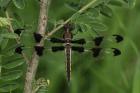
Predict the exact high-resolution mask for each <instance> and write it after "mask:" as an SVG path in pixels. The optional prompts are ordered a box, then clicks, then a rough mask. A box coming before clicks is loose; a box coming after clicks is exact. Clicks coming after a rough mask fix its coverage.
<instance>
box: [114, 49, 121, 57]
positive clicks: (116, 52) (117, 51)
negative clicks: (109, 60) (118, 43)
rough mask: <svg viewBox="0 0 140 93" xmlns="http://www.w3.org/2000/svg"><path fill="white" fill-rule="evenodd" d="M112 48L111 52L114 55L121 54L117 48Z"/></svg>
mask: <svg viewBox="0 0 140 93" xmlns="http://www.w3.org/2000/svg"><path fill="white" fill-rule="evenodd" d="M112 49H113V53H114V56H119V55H121V51H120V50H119V49H117V48H112Z"/></svg>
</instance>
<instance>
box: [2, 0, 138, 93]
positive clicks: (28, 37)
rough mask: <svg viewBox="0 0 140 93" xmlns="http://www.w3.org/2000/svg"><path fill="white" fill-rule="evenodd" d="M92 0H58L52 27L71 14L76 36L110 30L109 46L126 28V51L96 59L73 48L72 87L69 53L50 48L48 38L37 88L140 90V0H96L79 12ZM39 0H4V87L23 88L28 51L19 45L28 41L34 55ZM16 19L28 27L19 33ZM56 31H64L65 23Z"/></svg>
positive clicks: (89, 92) (13, 91)
mask: <svg viewBox="0 0 140 93" xmlns="http://www.w3.org/2000/svg"><path fill="white" fill-rule="evenodd" d="M91 1H93V0H52V1H51V5H50V9H49V18H48V26H47V31H46V32H51V31H52V30H53V29H54V28H55V27H57V26H59V25H61V24H63V23H64V21H65V20H66V19H70V22H71V23H73V24H74V30H73V34H74V38H85V39H86V40H91V38H93V37H95V36H97V35H98V34H99V35H106V36H107V39H106V41H109V43H105V44H104V45H103V46H113V45H115V44H114V43H112V40H113V39H108V38H109V36H110V35H111V34H114V33H115V34H116V33H120V34H122V35H124V36H125V38H126V39H125V42H124V43H123V44H120V45H118V46H117V45H115V46H117V47H119V48H120V49H121V50H122V52H123V53H122V55H121V56H120V57H116V58H113V57H112V56H111V55H110V54H107V53H108V50H107V51H105V54H104V55H103V56H101V57H99V58H96V59H94V58H92V56H91V54H90V53H83V54H78V53H73V55H72V59H73V60H72V82H71V87H68V86H67V82H66V80H65V63H64V62H65V59H64V53H63V52H58V53H52V52H51V51H49V48H50V47H51V46H52V44H51V43H50V42H49V41H47V40H46V41H45V51H44V55H43V56H42V57H41V58H40V64H39V67H38V71H37V76H36V80H35V84H34V89H37V88H38V87H39V90H37V93H56V92H57V93H67V92H68V91H70V92H71V93H93V92H94V93H112V92H114V93H140V89H139V87H140V80H139V78H140V70H139V68H140V59H139V56H140V54H139V48H138V47H139V43H138V42H139V40H138V38H139V24H140V23H139V20H140V17H139V16H140V13H139V6H140V1H137V2H136V0H96V2H95V3H94V4H93V5H92V6H91V7H89V8H88V9H86V10H85V11H82V12H79V10H81V9H82V8H83V7H85V6H86V5H87V4H88V3H89V2H91ZM38 3H39V1H38V0H0V93H4V92H7V93H8V92H9V93H22V92H23V88H24V86H23V85H24V79H25V78H24V77H25V72H26V66H27V65H26V64H25V60H24V59H23V57H22V55H19V54H17V53H15V48H16V47H17V46H19V45H24V49H23V52H24V53H25V54H26V55H27V56H28V58H31V56H32V52H33V47H34V45H35V41H34V39H33V32H35V31H36V27H37V25H38V24H37V21H38V14H39V7H38ZM136 4H137V5H136ZM135 5H136V7H134V6H135ZM6 12H8V13H9V15H10V19H9V18H7V15H6ZM10 25H11V26H12V27H13V29H14V30H15V29H18V28H24V29H25V31H23V32H22V34H21V35H20V36H18V35H17V34H15V33H14V32H11V31H10V29H9V28H10ZM53 36H54V37H62V29H59V30H58V31H57V33H55V34H53ZM16 40H19V41H20V42H21V43H17V42H16ZM91 46H92V45H91V43H88V44H87V45H85V47H86V48H89V47H91ZM40 77H43V78H40ZM48 79H49V81H50V84H48ZM38 82H39V83H38ZM40 82H41V83H40ZM40 86H41V87H40ZM48 86H49V87H48Z"/></svg>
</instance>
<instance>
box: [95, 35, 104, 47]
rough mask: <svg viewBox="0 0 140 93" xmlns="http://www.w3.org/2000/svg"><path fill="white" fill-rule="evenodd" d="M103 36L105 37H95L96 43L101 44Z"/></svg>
mask: <svg viewBox="0 0 140 93" xmlns="http://www.w3.org/2000/svg"><path fill="white" fill-rule="evenodd" d="M103 38H104V37H103V36H100V37H96V38H95V39H94V43H95V45H96V46H99V45H100V44H101V43H102V41H103Z"/></svg>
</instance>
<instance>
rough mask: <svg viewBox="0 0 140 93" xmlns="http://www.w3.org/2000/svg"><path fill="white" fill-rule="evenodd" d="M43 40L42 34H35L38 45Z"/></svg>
mask: <svg viewBox="0 0 140 93" xmlns="http://www.w3.org/2000/svg"><path fill="white" fill-rule="evenodd" d="M42 38H43V36H42V35H41V34H39V33H34V39H35V41H36V43H39V42H40V41H41V39H42Z"/></svg>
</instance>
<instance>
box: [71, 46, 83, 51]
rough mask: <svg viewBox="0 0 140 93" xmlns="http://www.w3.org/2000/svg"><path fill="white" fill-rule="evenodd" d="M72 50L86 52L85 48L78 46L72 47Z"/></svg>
mask: <svg viewBox="0 0 140 93" xmlns="http://www.w3.org/2000/svg"><path fill="white" fill-rule="evenodd" d="M72 50H74V51H78V52H84V47H76V46H72Z"/></svg>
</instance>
